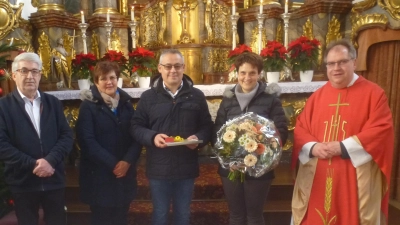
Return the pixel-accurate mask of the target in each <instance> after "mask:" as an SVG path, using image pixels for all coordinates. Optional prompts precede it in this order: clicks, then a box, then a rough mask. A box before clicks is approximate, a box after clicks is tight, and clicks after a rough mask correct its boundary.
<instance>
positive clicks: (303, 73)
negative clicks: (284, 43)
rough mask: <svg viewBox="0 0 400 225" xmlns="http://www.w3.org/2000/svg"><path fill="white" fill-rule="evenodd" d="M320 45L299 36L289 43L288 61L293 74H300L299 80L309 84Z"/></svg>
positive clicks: (315, 41) (314, 40)
mask: <svg viewBox="0 0 400 225" xmlns="http://www.w3.org/2000/svg"><path fill="white" fill-rule="evenodd" d="M320 45H321V43H320V42H319V41H318V40H317V39H315V38H313V39H309V38H307V37H305V36H301V37H299V38H297V39H296V40H294V41H292V42H290V43H289V47H288V52H289V55H290V56H289V61H290V64H291V65H292V70H293V71H294V72H300V79H301V80H302V81H305V82H310V81H311V80H312V76H313V73H314V71H313V69H314V68H315V67H316V66H317V63H318V56H319V46H320Z"/></svg>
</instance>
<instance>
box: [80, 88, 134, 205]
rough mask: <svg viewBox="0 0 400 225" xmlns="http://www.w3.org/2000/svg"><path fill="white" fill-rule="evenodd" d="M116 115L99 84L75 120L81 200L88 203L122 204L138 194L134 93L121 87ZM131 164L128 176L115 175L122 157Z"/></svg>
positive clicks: (85, 101)
mask: <svg viewBox="0 0 400 225" xmlns="http://www.w3.org/2000/svg"><path fill="white" fill-rule="evenodd" d="M118 91H119V95H120V100H119V103H118V107H117V113H116V115H115V114H114V113H113V112H112V111H111V109H110V108H109V107H108V106H107V105H106V104H105V103H104V101H103V98H102V97H101V95H100V93H99V91H98V89H97V87H96V86H92V87H91V93H92V94H93V98H91V96H90V93H89V96H87V98H86V99H85V100H84V101H83V102H82V104H81V106H80V110H79V117H78V120H77V123H76V135H77V139H78V143H79V146H80V148H81V161H80V168H79V169H80V173H79V186H80V194H81V200H82V201H83V202H85V203H87V204H89V205H96V206H103V207H120V206H124V205H126V204H129V203H130V202H131V201H132V199H133V198H134V196H135V194H136V186H137V181H136V162H137V160H138V158H139V156H140V151H141V146H140V145H139V144H138V143H137V142H135V141H134V140H133V138H132V137H131V136H130V134H129V127H130V120H131V118H132V116H133V114H134V109H133V106H132V103H131V97H130V96H129V95H128V94H127V93H126V92H124V91H123V90H121V89H118ZM121 160H123V161H126V162H128V163H130V164H131V166H130V167H129V170H128V172H127V173H126V176H125V177H122V178H116V177H115V175H114V173H113V170H114V168H115V166H116V164H117V163H118V162H119V161H121Z"/></svg>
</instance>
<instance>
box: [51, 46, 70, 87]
mask: <svg viewBox="0 0 400 225" xmlns="http://www.w3.org/2000/svg"><path fill="white" fill-rule="evenodd" d="M52 55H53V59H54V62H53V64H54V65H55V70H56V71H54V72H56V74H57V75H56V76H57V78H58V79H59V81H62V82H63V83H64V86H66V87H67V88H71V70H70V69H69V66H68V61H67V57H68V56H69V53H68V52H67V51H66V50H65V48H64V40H63V39H62V38H58V39H57V46H56V47H54V48H53V51H52ZM53 68H54V66H53Z"/></svg>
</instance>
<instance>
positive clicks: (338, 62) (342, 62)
mask: <svg viewBox="0 0 400 225" xmlns="http://www.w3.org/2000/svg"><path fill="white" fill-rule="evenodd" d="M351 60H353V59H342V60H339V61H337V62H327V63H326V67H327V68H334V67H335V65H336V64H338V66H340V67H342V66H344V65H346V64H347V63H348V62H350V61H351Z"/></svg>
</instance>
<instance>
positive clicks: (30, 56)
mask: <svg viewBox="0 0 400 225" xmlns="http://www.w3.org/2000/svg"><path fill="white" fill-rule="evenodd" d="M21 61H29V62H34V63H36V64H37V65H38V66H39V70H42V60H40V58H39V55H38V54H36V53H33V52H24V53H21V54H19V55H18V56H17V57H15V58H14V61H13V63H12V65H11V71H12V72H13V73H14V72H15V71H17V69H19V68H18V66H19V62H21Z"/></svg>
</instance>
